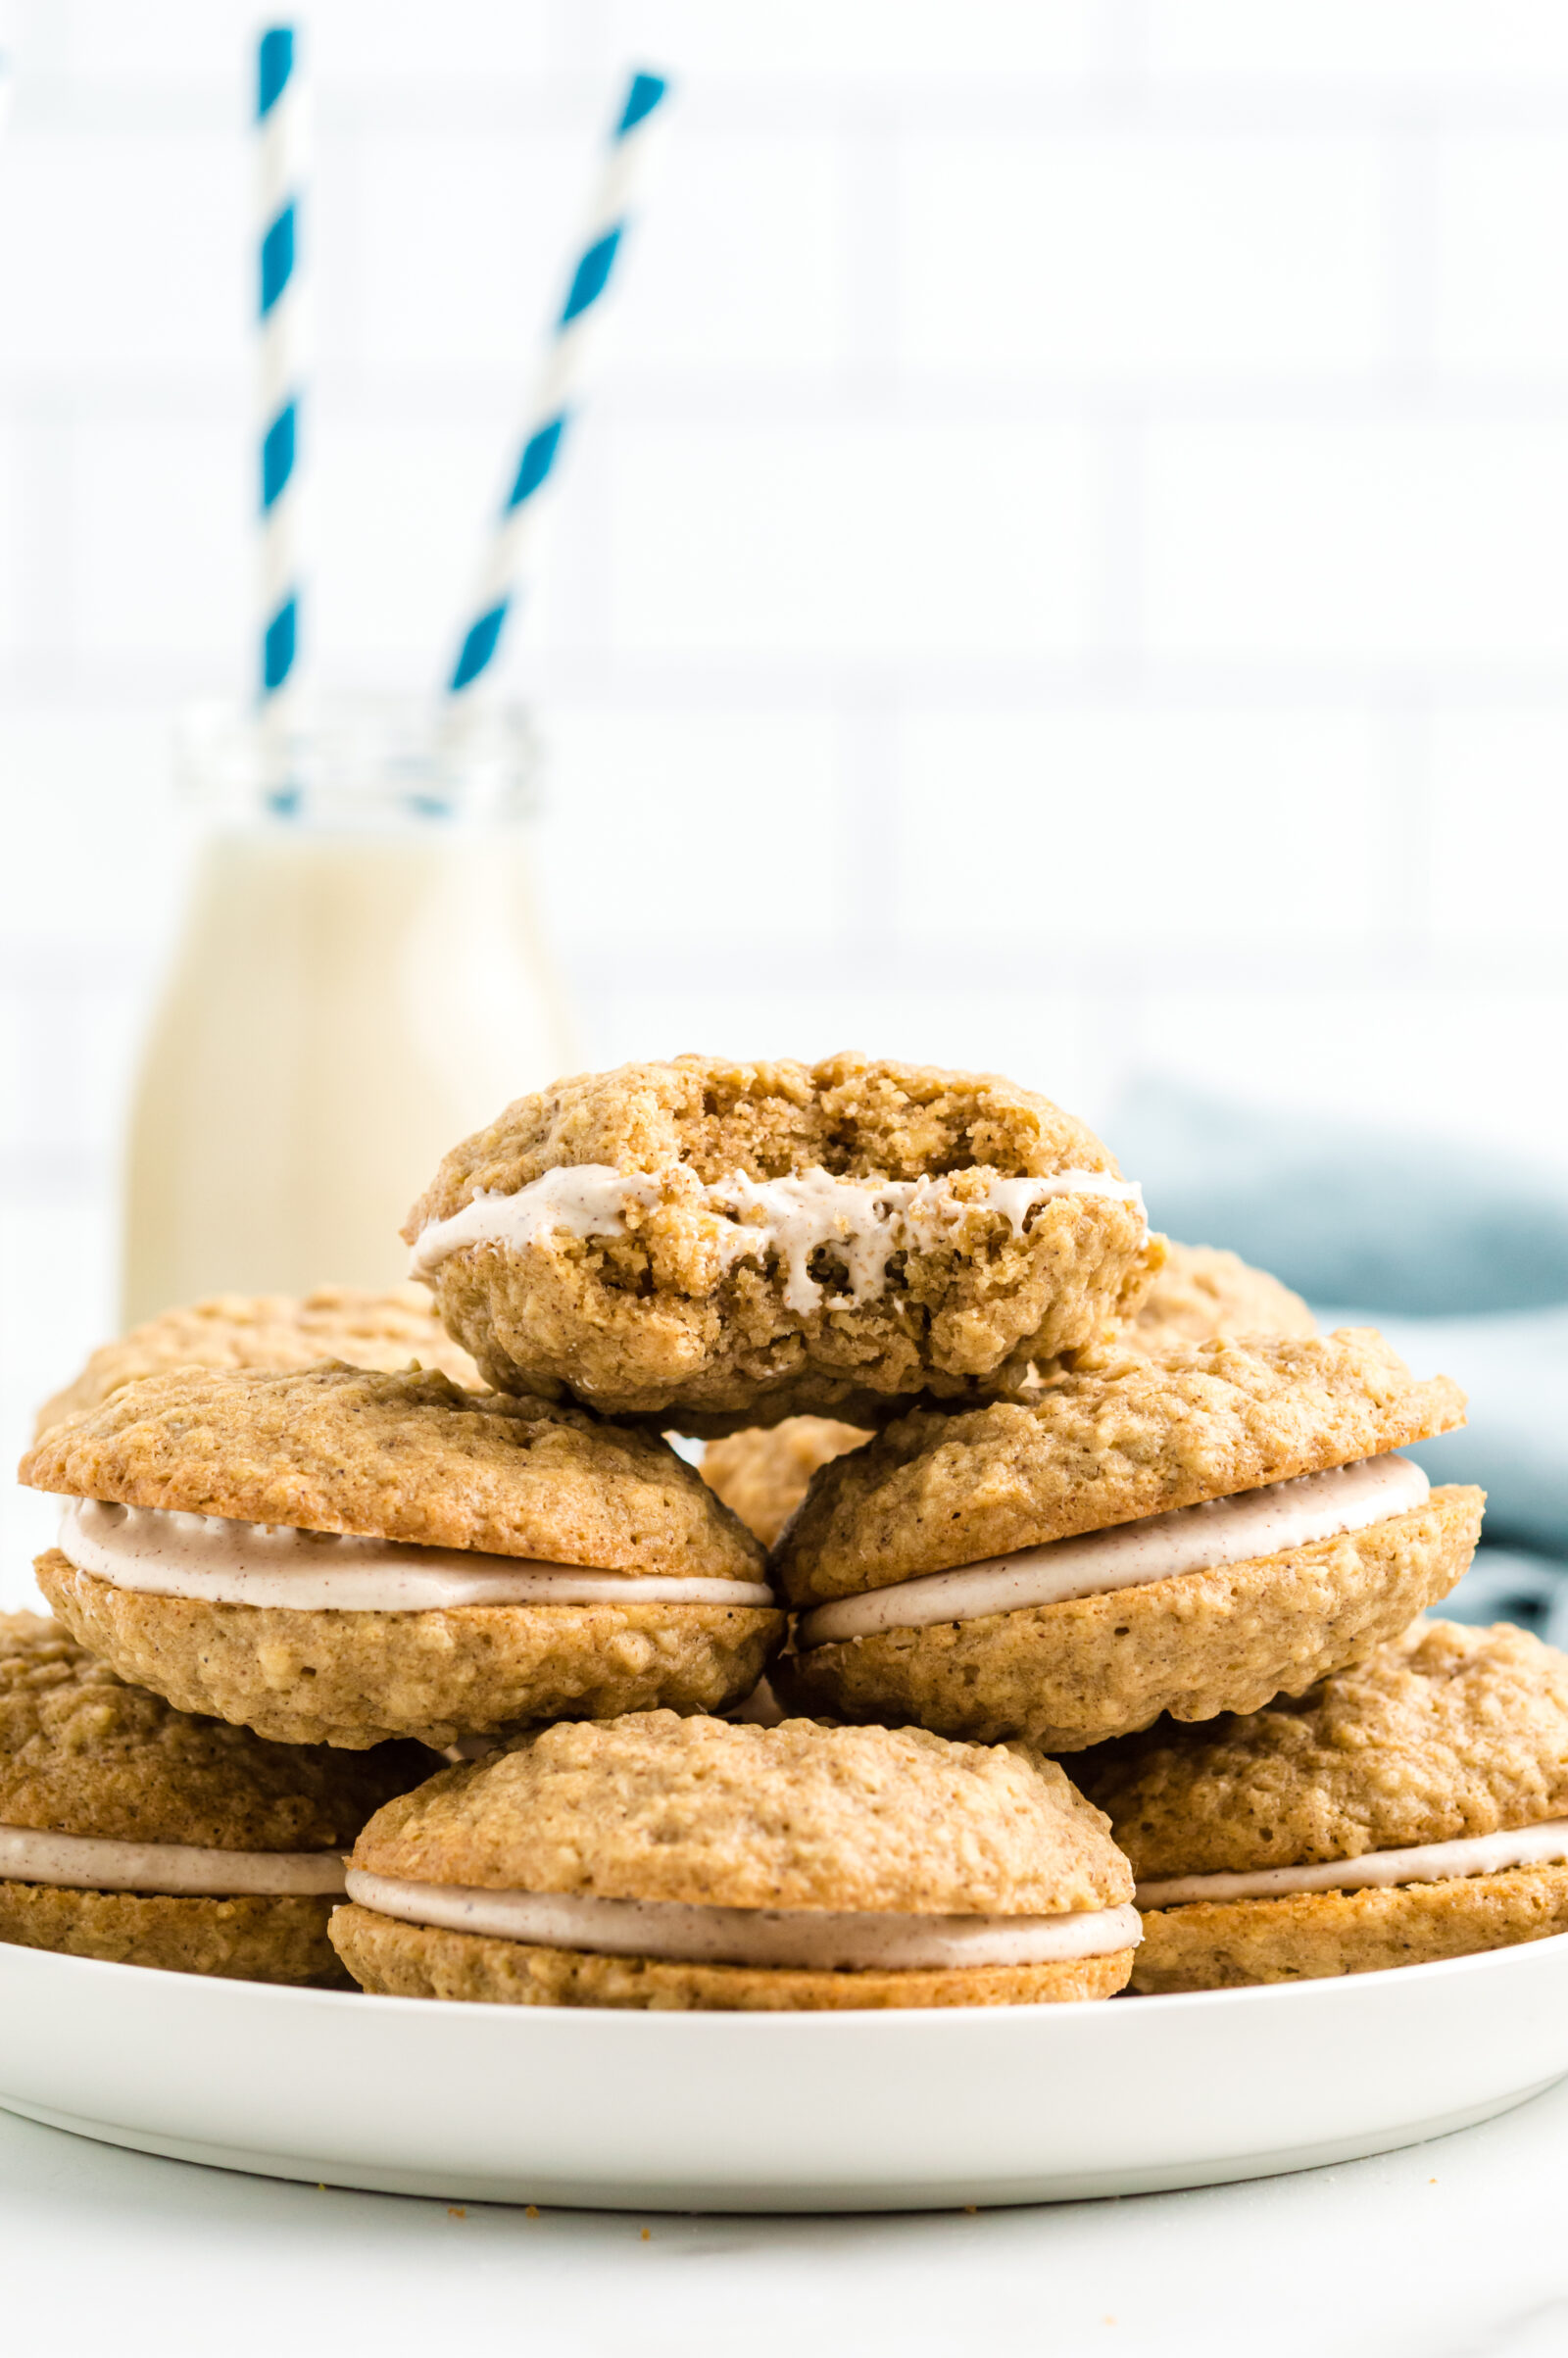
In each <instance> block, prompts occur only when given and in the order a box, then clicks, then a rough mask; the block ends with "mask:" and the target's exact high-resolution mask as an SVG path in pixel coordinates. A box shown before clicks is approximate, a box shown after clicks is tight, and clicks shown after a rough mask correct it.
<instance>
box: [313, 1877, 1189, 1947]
mask: <svg viewBox="0 0 1568 2358" xmlns="http://www.w3.org/2000/svg"><path fill="white" fill-rule="evenodd" d="M348 1895H349V1897H350V1899H353V1900H357V1901H358V1903H359V1905H360V1906H361V1907H366V1908H374V1909H375V1910H376V1912H377V1913H378V1914H379V1915H382V1916H395V1917H397V1919H398V1920H399V1922H400V1923H403V1924H425V1925H430V1926H433V1927H434V1928H435V1929H437V1930H438V1931H442V1932H453V1933H483V1934H486V1935H488V1936H489V1937H490V1938H492V1939H495V1940H527V1941H530V1942H532V1943H533V1944H534V1945H535V1946H538V1947H541V1948H579V1949H589V1950H592V1951H593V1952H594V1953H595V1954H596V1955H599V1956H606V1957H665V1958H669V1959H671V1960H672V1961H675V1962H678V1963H682V1964H691V1965H759V1966H763V1967H774V1968H782V1969H786V1970H787V1969H789V1968H792V1967H793V1968H796V1969H799V1970H801V1971H803V1972H808V1973H827V1972H837V1971H840V1970H845V1971H851V1972H853V1971H856V1970H859V1971H874V1970H877V1969H880V1970H883V1971H886V1972H892V1973H907V1972H918V1971H920V1970H922V1969H931V1968H940V1967H943V1966H964V1965H1049V1964H1055V1963H1057V1962H1058V1961H1063V1960H1067V1959H1070V1958H1073V1957H1103V1956H1108V1955H1110V1954H1112V1953H1113V1952H1114V1951H1115V1950H1117V1949H1122V1948H1132V1947H1135V1946H1136V1945H1137V1943H1138V1942H1139V1941H1140V1940H1142V1939H1143V1927H1142V1926H1141V1924H1140V1923H1139V1921H1138V1910H1137V1909H1136V1908H1135V1907H1130V1906H1129V1907H1118V1908H1096V1909H1085V1910H1083V1911H1082V1912H1081V1913H1079V1914H1076V1915H1066V1916H899V1915H892V1914H884V1913H882V1912H881V1911H880V1910H871V1909H863V1910H862V1909H833V1908H727V1907H689V1906H687V1905H685V1904H684V1903H683V1902H681V1901H677V1900H669V1899H596V1898H586V1897H582V1896H579V1895H578V1894H576V1893H572V1892H565V1891H471V1890H468V1889H466V1888H465V1887H464V1886H462V1885H459V1884H430V1883H400V1882H398V1881H397V1880H395V1879H394V1878H393V1877H391V1876H386V1875H367V1874H365V1873H364V1872H363V1870H361V1869H360V1868H358V1867H351V1868H350V1869H349V1873H348Z"/></svg>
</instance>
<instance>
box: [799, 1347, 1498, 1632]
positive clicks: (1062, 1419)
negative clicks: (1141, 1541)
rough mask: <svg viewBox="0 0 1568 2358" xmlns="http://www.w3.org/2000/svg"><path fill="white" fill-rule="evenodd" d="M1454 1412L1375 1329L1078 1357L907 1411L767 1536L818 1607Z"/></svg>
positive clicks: (1367, 1446)
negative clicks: (1007, 1390)
mask: <svg viewBox="0 0 1568 2358" xmlns="http://www.w3.org/2000/svg"><path fill="white" fill-rule="evenodd" d="M1463 1421H1464V1395H1463V1393H1462V1392H1461V1391H1460V1390H1459V1388H1458V1386H1457V1385H1456V1384H1454V1383H1452V1382H1450V1381H1449V1379H1448V1378H1447V1377H1446V1376H1437V1377H1434V1378H1433V1380H1432V1381H1431V1382H1430V1383H1417V1382H1416V1380H1415V1378H1414V1377H1413V1376H1412V1375H1411V1373H1410V1371H1409V1369H1408V1368H1407V1367H1406V1366H1405V1364H1404V1361H1403V1360H1402V1359H1401V1358H1400V1357H1399V1355H1398V1353H1397V1351H1394V1350H1393V1349H1392V1348H1391V1347H1390V1345H1389V1344H1387V1343H1385V1342H1384V1340H1383V1338H1382V1336H1381V1335H1379V1334H1377V1333H1375V1332H1374V1330H1373V1329H1372V1328H1370V1327H1344V1328H1342V1329H1341V1330H1340V1332H1339V1333H1338V1334H1335V1335H1313V1336H1305V1335H1302V1336H1276V1337H1267V1336H1257V1335H1254V1336H1250V1337H1249V1338H1246V1339H1244V1340H1239V1341H1238V1340H1235V1339H1230V1340H1227V1339H1224V1338H1219V1339H1217V1340H1215V1341H1214V1342H1212V1343H1204V1344H1200V1345H1199V1346H1198V1347H1197V1348H1196V1349H1194V1350H1190V1351H1164V1352H1158V1353H1153V1354H1146V1353H1144V1352H1142V1351H1129V1350H1127V1349H1126V1348H1125V1346H1122V1347H1118V1348H1115V1349H1108V1350H1106V1351H1103V1353H1101V1354H1099V1355H1097V1356H1090V1355H1089V1354H1084V1356H1083V1357H1082V1358H1081V1359H1080V1362H1079V1364H1078V1365H1077V1366H1076V1367H1074V1368H1071V1369H1067V1370H1064V1371H1061V1372H1059V1373H1056V1374H1054V1375H1052V1376H1049V1377H1047V1378H1046V1379H1045V1380H1044V1382H1043V1383H1042V1384H1041V1385H1040V1387H1039V1390H1038V1392H1037V1393H1036V1394H1035V1395H1034V1397H1033V1398H1032V1399H1031V1400H1028V1401H1027V1402H1025V1401H1022V1400H1004V1401H997V1402H994V1403H993V1404H992V1405H991V1406H989V1407H986V1408H977V1409H971V1410H969V1411H967V1412H964V1413H961V1414H957V1415H953V1414H945V1413H943V1411H941V1410H940V1409H930V1408H925V1409H920V1408H917V1409H915V1410H913V1411H912V1412H911V1414H909V1415H908V1416H905V1417H901V1418H900V1420H899V1421H898V1423H896V1424H893V1425H889V1426H888V1428H887V1430H886V1431H885V1432H883V1433H880V1434H878V1436H877V1437H876V1439H875V1440H874V1441H871V1442H868V1443H867V1444H866V1446H865V1447H864V1449H855V1450H852V1451H851V1453H850V1454H849V1455H848V1456H845V1457H836V1458H834V1459H833V1461H832V1462H831V1463H830V1464H828V1465H825V1466H824V1467H823V1468H822V1470H821V1472H820V1473H818V1474H816V1475H815V1476H813V1478H812V1481H811V1487H810V1490H809V1493H808V1495H807V1499H806V1503H805V1505H804V1506H803V1507H802V1508H801V1510H800V1513H799V1514H798V1515H797V1517H796V1519H795V1521H794V1523H793V1524H792V1525H791V1526H790V1528H789V1530H788V1531H787V1532H786V1533H785V1535H784V1539H783V1541H782V1543H781V1545H780V1547H779V1550H778V1570H779V1573H780V1576H781V1578H782V1580H783V1583H784V1588H785V1592H786V1595H787V1596H788V1597H789V1600H790V1602H791V1603H792V1604H795V1605H805V1604H809V1603H822V1602H825V1601H826V1600H827V1599H828V1598H830V1597H854V1596H858V1595H859V1594H860V1593H861V1592H862V1591H863V1590H866V1589H877V1588H885V1587H887V1586H888V1585H889V1584H890V1583H891V1582H893V1581H899V1580H908V1579H910V1578H911V1577H913V1576H914V1575H915V1574H917V1573H921V1572H944V1571H947V1570H949V1569H950V1568H951V1567H952V1566H954V1565H957V1564H968V1563H976V1562H979V1561H981V1560H982V1559H983V1558H985V1557H987V1556H992V1555H1006V1554H1010V1553H1011V1552H1012V1551H1013V1550H1014V1549H1015V1548H1019V1547H1040V1546H1043V1545H1044V1544H1045V1543H1046V1542H1047V1541H1049V1540H1059V1539H1067V1538H1070V1537H1071V1536H1072V1535H1073V1534H1075V1533H1077V1532H1081V1531H1100V1530H1103V1529H1105V1528H1107V1527H1108V1526H1109V1525H1111V1524H1114V1523H1130V1522H1135V1521H1137V1520H1138V1519H1139V1518H1140V1517H1141V1516H1144V1515H1152V1514H1162V1513H1164V1512H1165V1511H1166V1510H1167V1509H1168V1508H1171V1507H1176V1506H1196V1505H1197V1504H1198V1503H1199V1502H1200V1501H1201V1500H1202V1499H1204V1498H1226V1497H1229V1496H1230V1495H1231V1494H1232V1493H1233V1492H1235V1491H1243V1490H1255V1489H1257V1488H1258V1487H1259V1486H1260V1485H1262V1484H1263V1483H1265V1482H1283V1481H1287V1480H1289V1479H1290V1478H1291V1477H1292V1476H1294V1475H1297V1474H1308V1473H1318V1472H1322V1471H1324V1470H1326V1469H1327V1468H1328V1467H1330V1466H1336V1465H1348V1464H1349V1463H1351V1462H1352V1461H1353V1460H1354V1459H1356V1458H1360V1457H1372V1456H1377V1455H1379V1454H1381V1453H1382V1452H1383V1451H1384V1450H1386V1449H1399V1448H1401V1447H1402V1446H1403V1445H1404V1444H1405V1443H1407V1442H1413V1441H1420V1440H1423V1439H1425V1438H1426V1437H1427V1436H1428V1435H1429V1434H1433V1433H1445V1432H1447V1431H1448V1430H1449V1429H1450V1428H1451V1427H1452V1426H1454V1425H1458V1424H1462V1423H1463Z"/></svg>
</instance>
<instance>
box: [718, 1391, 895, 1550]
mask: <svg viewBox="0 0 1568 2358" xmlns="http://www.w3.org/2000/svg"><path fill="white" fill-rule="evenodd" d="M869 1439H870V1435H869V1434H868V1433H867V1432H866V1431H865V1430H864V1428H863V1427H862V1426H860V1425H841V1424H840V1423H838V1421H837V1420H836V1419H835V1418H834V1417H831V1416H787V1417H786V1418H785V1419H784V1422H783V1423H782V1424H781V1425H752V1426H749V1427H748V1428H747V1430H746V1431H745V1432H744V1433H732V1434H731V1435H730V1436H729V1438H728V1440H726V1441H711V1442H710V1443H709V1445H708V1447H707V1449H705V1450H704V1451H703V1461H702V1465H701V1467H700V1468H699V1471H700V1472H701V1474H702V1477H703V1480H704V1481H705V1482H706V1483H707V1484H708V1487H709V1489H710V1490H712V1491H716V1492H717V1494H718V1496H719V1497H720V1498H722V1499H723V1501H724V1503H725V1505H726V1506H727V1507H728V1508H729V1509H730V1511H731V1513H732V1514H738V1515H739V1516H740V1519H741V1521H742V1522H743V1523H744V1524H745V1526H746V1528H747V1530H748V1531H749V1532H751V1533H752V1534H753V1535H754V1537H755V1538H757V1539H759V1540H760V1541H761V1543H762V1546H763V1547H772V1545H773V1543H774V1541H775V1540H776V1539H777V1538H778V1535H779V1533H780V1532H781V1531H782V1530H783V1528H784V1526H785V1524H786V1523H787V1522H788V1521H789V1519H790V1517H791V1515H792V1514H793V1513H794V1512H795V1509H796V1508H797V1506H799V1504H800V1502H801V1500H802V1499H803V1498H805V1496H806V1493H807V1489H808V1486H809V1483H810V1479H811V1476H812V1475H813V1474H814V1473H815V1472H816V1469H817V1467H818V1466H819V1465H826V1464H827V1462H828V1460H829V1458H832V1457H842V1456H843V1455H844V1452H845V1450H846V1449H858V1448H859V1446H860V1444H861V1442H862V1441H868V1440H869Z"/></svg>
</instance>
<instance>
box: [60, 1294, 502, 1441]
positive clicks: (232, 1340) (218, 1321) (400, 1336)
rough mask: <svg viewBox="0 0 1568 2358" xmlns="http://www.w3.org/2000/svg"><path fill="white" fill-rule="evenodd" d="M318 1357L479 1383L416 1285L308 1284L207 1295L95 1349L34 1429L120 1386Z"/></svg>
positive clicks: (92, 1404) (305, 1363) (311, 1362)
mask: <svg viewBox="0 0 1568 2358" xmlns="http://www.w3.org/2000/svg"><path fill="white" fill-rule="evenodd" d="M322 1359H341V1360H343V1361H344V1362H345V1363H346V1364H347V1365H348V1366H350V1367H379V1368H384V1369H392V1368H396V1367H409V1366H412V1365H414V1364H416V1363H417V1364H418V1365H419V1366H420V1367H436V1368H439V1369H440V1371H441V1373H442V1374H443V1375H447V1376H450V1377H451V1378H452V1380H453V1382H454V1383H455V1384H462V1385H463V1386H465V1387H466V1388H468V1389H472V1390H475V1391H476V1390H477V1389H478V1385H479V1371H478V1369H477V1368H476V1367H475V1366H474V1363H473V1361H472V1360H471V1359H470V1358H469V1356H468V1354H467V1352H466V1351H460V1350H459V1348H458V1346H457V1344H455V1343H454V1342H453V1340H452V1338H451V1336H450V1335H448V1333H447V1332H446V1330H445V1328H444V1327H443V1326H442V1324H441V1322H440V1320H439V1319H438V1318H437V1317H436V1314H435V1312H434V1310H433V1309H432V1308H431V1306H430V1299H429V1296H428V1295H427V1294H426V1292H425V1290H424V1288H423V1287H422V1286H412V1285H411V1286H396V1287H394V1288H393V1290H392V1291H391V1292H390V1293H388V1294H366V1293H361V1292H360V1291H359V1290H358V1289H357V1288H355V1287H353V1286H318V1287H317V1289H316V1291H315V1292H314V1294H307V1295H306V1296H305V1297H304V1299H303V1300H300V1301H296V1300H295V1299H294V1297H293V1296H292V1295H288V1294H214V1295H212V1296H211V1297H210V1298H209V1299H208V1300H207V1301H206V1302H192V1303H191V1305H190V1307H189V1308H188V1309H175V1310H165V1311H163V1312H162V1313H161V1315H160V1316H158V1317H157V1318H149V1319H148V1320H147V1322H146V1324H145V1325H144V1326H133V1327H132V1328H131V1330H130V1332H129V1334H128V1335H120V1336H118V1337H117V1338H116V1340H115V1341H114V1342H113V1343H102V1344H100V1345H99V1347H98V1349H97V1350H96V1351H94V1352H93V1354H92V1356H91V1357H90V1358H89V1359H88V1361H87V1364H86V1366H85V1367H84V1368H83V1369H82V1371H81V1373H80V1374H79V1375H78V1376H76V1377H75V1378H74V1379H73V1381H72V1382H71V1383H69V1384H68V1385H67V1386H66V1388H65V1390H64V1391H63V1392H57V1393H56V1394H55V1395H54V1398H53V1399H52V1400H45V1401H44V1404H43V1406H42V1407H41V1408H40V1409H39V1411H38V1416H37V1425H36V1430H37V1432H38V1433H39V1434H43V1433H47V1432H48V1430H49V1428H50V1426H51V1425H58V1424H60V1423H62V1422H63V1420H64V1419H65V1418H66V1417H68V1416H74V1415H75V1414H76V1413H77V1412H78V1411H79V1410H80V1409H83V1408H96V1407H97V1406H98V1404H99V1402H100V1401H101V1400H107V1399H108V1398H109V1395H110V1394H111V1393H112V1392H118V1391H119V1389H120V1387H121V1385H122V1384H134V1383H139V1382H140V1381H141V1379H142V1378H143V1377H144V1376H151V1375H162V1374H164V1373H165V1372H166V1370H168V1369H169V1368H171V1367H316V1366H319V1364H320V1362H321V1360H322Z"/></svg>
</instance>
